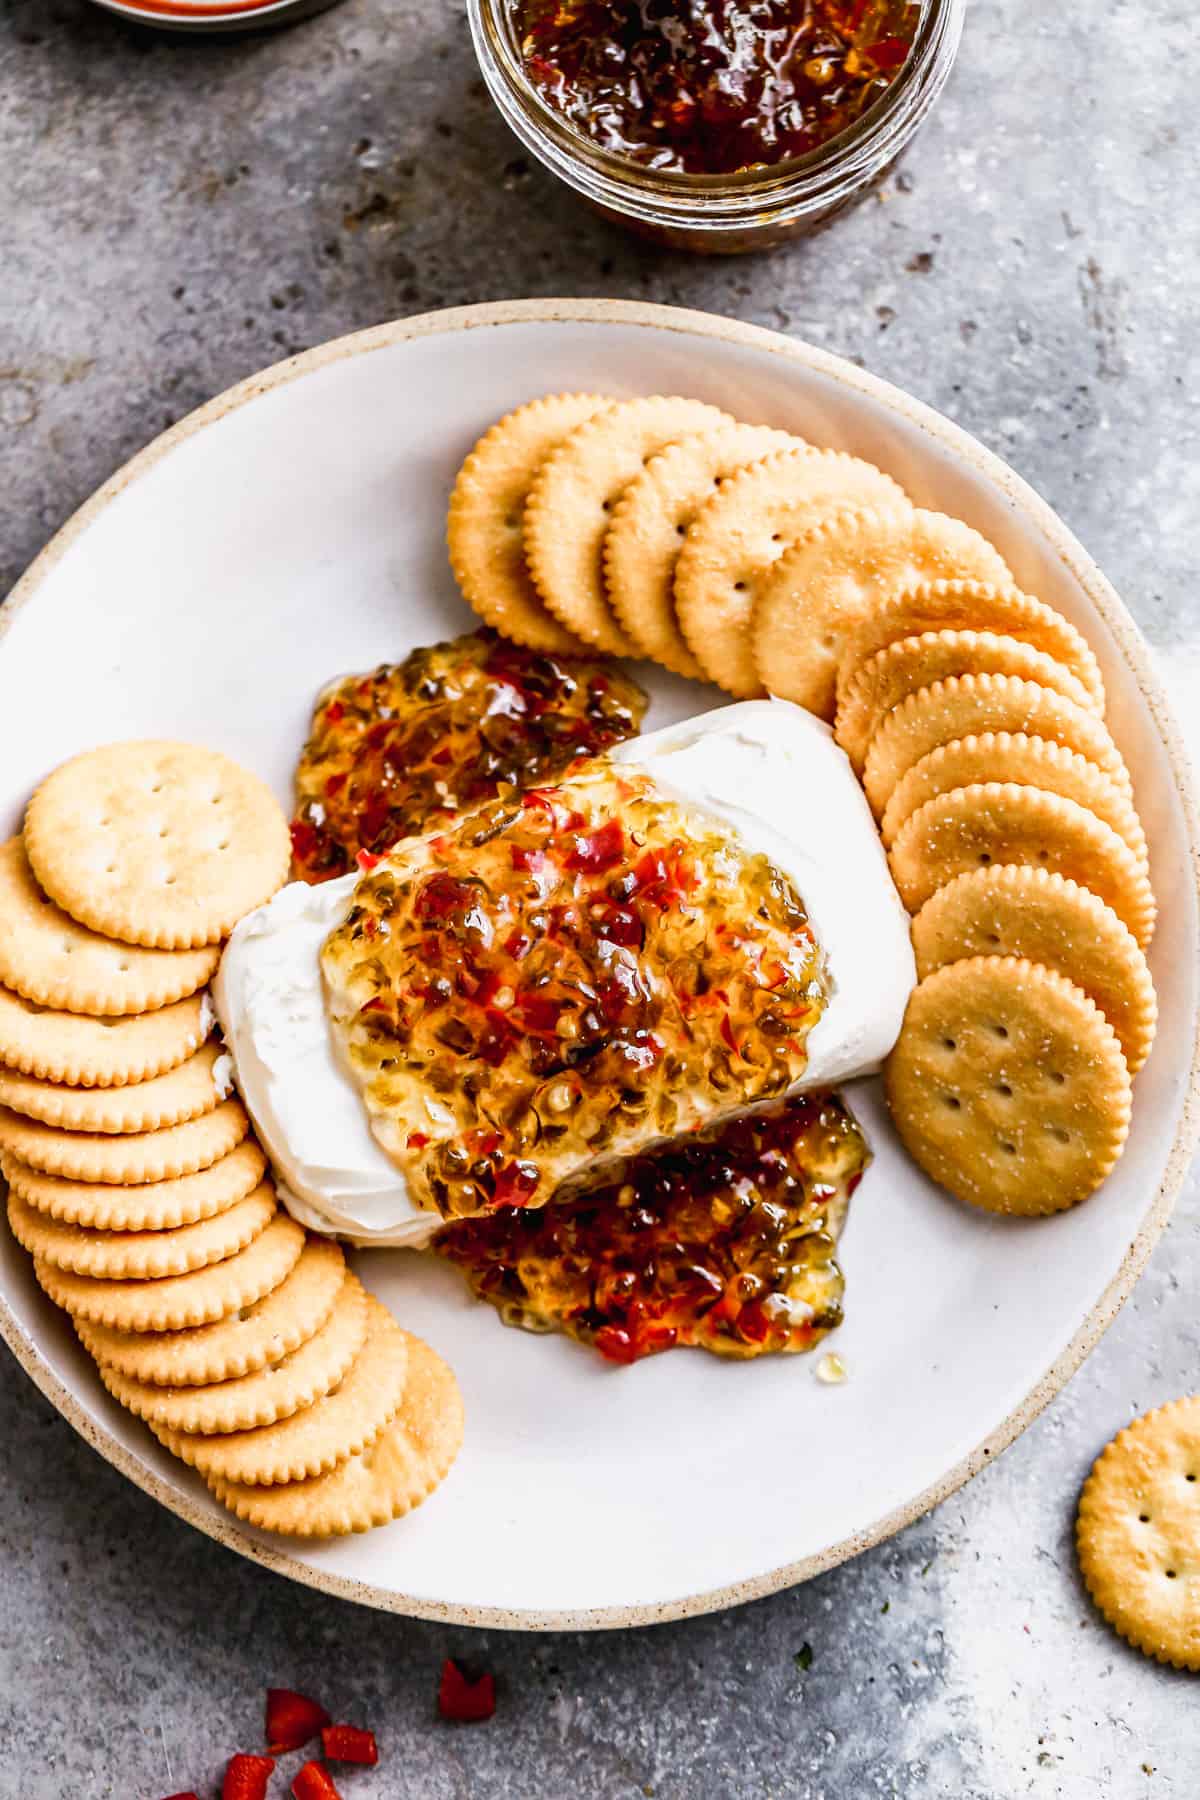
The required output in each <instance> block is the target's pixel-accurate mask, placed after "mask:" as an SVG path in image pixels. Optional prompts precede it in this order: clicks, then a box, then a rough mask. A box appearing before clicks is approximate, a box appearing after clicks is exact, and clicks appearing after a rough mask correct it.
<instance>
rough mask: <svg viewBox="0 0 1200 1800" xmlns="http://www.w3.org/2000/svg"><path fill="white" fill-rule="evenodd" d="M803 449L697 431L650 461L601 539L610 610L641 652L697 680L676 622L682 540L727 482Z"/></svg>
mask: <svg viewBox="0 0 1200 1800" xmlns="http://www.w3.org/2000/svg"><path fill="white" fill-rule="evenodd" d="M800 447H802V443H801V440H800V439H799V438H796V437H793V436H791V435H790V434H789V433H788V432H786V431H775V430H774V429H773V428H772V427H771V426H769V425H727V426H724V427H722V428H721V429H720V430H717V431H704V432H697V433H696V434H695V435H694V436H692V437H686V438H681V439H680V441H679V442H678V443H677V444H670V445H668V447H667V448H666V449H665V450H662V451H660V452H659V454H658V455H657V456H652V457H651V458H650V461H649V462H648V463H647V464H646V466H645V468H644V469H643V470H642V472H641V474H640V475H638V476H636V477H635V478H634V480H633V481H631V482H630V484H629V486H628V487H627V488H626V489H625V492H624V493H623V494H622V495H621V498H620V499H619V500H618V501H617V503H616V505H615V506H614V507H613V510H612V515H611V517H610V519H609V524H608V530H607V532H606V533H605V537H604V580H605V586H606V588H607V591H608V597H609V600H610V601H611V603H612V607H613V611H614V612H615V613H616V615H617V618H618V620H619V621H620V624H621V627H622V629H623V630H624V631H625V632H627V633H628V635H629V637H630V638H631V639H632V641H633V643H634V644H636V646H637V648H638V651H639V653H640V654H641V655H643V656H649V657H651V658H652V659H653V660H654V661H655V662H657V663H661V664H662V666H663V668H665V669H670V670H672V671H673V672H674V673H675V674H676V675H684V676H687V677H689V678H690V679H692V680H693V681H703V680H704V679H705V675H704V670H703V669H702V668H701V667H700V664H699V663H698V662H697V661H696V658H695V657H694V656H693V655H692V653H691V651H690V650H689V649H688V646H687V641H686V639H685V638H684V636H683V633H682V632H681V631H680V629H679V624H678V621H677V620H676V617H675V567H676V564H677V563H678V561H679V551H680V548H681V546H682V543H683V537H684V533H685V532H686V530H687V528H688V526H689V525H690V524H691V523H692V520H693V519H694V518H695V516H696V514H697V512H698V511H699V509H700V507H701V506H702V505H703V504H704V502H705V501H706V500H707V499H708V498H709V497H710V496H711V494H712V492H713V490H714V488H716V487H717V486H718V485H719V484H720V483H721V482H722V481H723V480H724V479H725V478H726V476H728V475H733V474H735V473H736V471H737V470H738V469H744V468H745V467H746V466H747V464H748V463H753V462H758V461H760V460H761V458H762V457H764V456H769V455H770V454H771V453H772V451H775V450H788V449H797V448H800Z"/></svg>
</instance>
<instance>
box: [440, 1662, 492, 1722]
mask: <svg viewBox="0 0 1200 1800" xmlns="http://www.w3.org/2000/svg"><path fill="white" fill-rule="evenodd" d="M495 1710H496V1683H495V1681H494V1680H493V1678H492V1676H490V1675H481V1676H480V1677H479V1679H478V1681H468V1680H467V1677H466V1676H465V1675H464V1674H463V1672H462V1670H461V1669H460V1668H459V1666H458V1664H457V1663H456V1662H454V1661H453V1659H452V1658H450V1657H447V1658H446V1660H445V1662H444V1663H443V1664H442V1679H441V1682H440V1683H439V1685H438V1711H439V1712H440V1713H441V1715H442V1717H443V1719H452V1720H453V1721H454V1723H455V1724H457V1725H473V1724H477V1723H479V1722H480V1721H481V1720H483V1719H490V1718H491V1716H492V1714H493V1713H494V1712H495Z"/></svg>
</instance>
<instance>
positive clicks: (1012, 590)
mask: <svg viewBox="0 0 1200 1800" xmlns="http://www.w3.org/2000/svg"><path fill="white" fill-rule="evenodd" d="M945 630H951V631H994V632H998V633H1001V634H1002V635H1003V636H1005V637H1014V638H1020V639H1021V641H1022V643H1026V644H1032V645H1033V646H1034V648H1035V649H1037V650H1041V651H1042V652H1043V653H1044V654H1045V655H1046V656H1052V657H1053V658H1054V660H1055V662H1058V663H1062V664H1063V666H1064V667H1065V668H1068V669H1070V670H1071V672H1072V674H1074V675H1075V676H1076V677H1077V678H1078V680H1080V681H1081V682H1082V683H1083V685H1084V687H1085V688H1086V689H1087V691H1088V694H1089V696H1090V699H1091V710H1092V711H1093V712H1098V713H1100V714H1101V716H1103V713H1104V683H1103V681H1102V680H1101V678H1100V665H1099V664H1098V663H1097V661H1096V658H1095V655H1094V654H1093V652H1092V649H1091V646H1090V645H1089V644H1088V642H1087V640H1086V639H1085V638H1084V637H1083V636H1082V634H1081V633H1080V632H1079V631H1077V630H1076V628H1075V626H1074V625H1072V624H1071V622H1070V620H1069V619H1064V617H1063V615H1062V614H1061V613H1060V612H1056V611H1055V610H1054V608H1053V607H1052V606H1047V605H1046V603H1045V601H1044V600H1037V599H1035V598H1034V597H1033V595H1032V594H1023V593H1022V592H1021V590H1020V589H1019V588H1016V587H1011V586H1008V585H1001V586H999V587H997V586H994V585H992V584H991V583H989V582H983V581H961V580H956V581H929V582H921V583H918V584H917V586H915V587H911V588H905V589H903V590H902V591H901V592H900V593H898V594H893V595H891V597H890V598H889V599H887V600H886V601H884V603H883V605H882V606H879V607H877V608H876V610H875V611H874V612H872V613H869V614H868V615H867V617H866V618H864V619H861V620H860V621H859V623H858V624H857V625H856V626H855V628H854V630H853V631H852V632H851V633H850V634H849V636H848V637H847V639H846V645H845V648H844V649H843V651H842V660H841V662H840V663H839V664H838V698H839V700H840V698H841V695H842V693H843V692H844V690H845V688H846V686H847V685H848V684H849V682H850V681H851V680H852V679H853V677H854V675H855V674H856V673H857V671H858V669H859V668H860V667H861V665H862V664H863V663H864V662H866V661H867V659H868V657H871V656H874V655H875V654H876V653H877V652H878V651H880V650H883V649H885V648H886V647H887V645H888V644H893V643H895V642H896V640H897V639H898V638H905V637H913V636H914V635H917V634H920V633H921V632H925V631H945Z"/></svg>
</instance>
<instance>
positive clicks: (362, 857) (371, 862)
mask: <svg viewBox="0 0 1200 1800" xmlns="http://www.w3.org/2000/svg"><path fill="white" fill-rule="evenodd" d="M354 860H355V862H356V863H357V864H358V866H359V868H360V869H361V870H362V872H363V874H364V875H367V874H369V873H370V871H371V870H372V869H373V868H374V867H375V865H376V863H379V862H382V861H383V858H382V857H381V856H375V855H374V854H373V853H372V852H371V851H370V850H360V851H359V853H358V855H357V856H356V857H355V859H354Z"/></svg>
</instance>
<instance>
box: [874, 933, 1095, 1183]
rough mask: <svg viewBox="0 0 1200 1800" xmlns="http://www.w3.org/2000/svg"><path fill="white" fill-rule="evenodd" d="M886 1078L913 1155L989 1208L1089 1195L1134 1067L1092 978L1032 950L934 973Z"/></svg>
mask: <svg viewBox="0 0 1200 1800" xmlns="http://www.w3.org/2000/svg"><path fill="white" fill-rule="evenodd" d="M884 1086H885V1091H886V1093H887V1100H888V1106H889V1108H890V1109H891V1114H892V1120H893V1122H894V1124H895V1126H896V1129H897V1131H898V1132H899V1134H900V1138H901V1140H902V1141H903V1143H904V1147H905V1149H906V1150H907V1151H908V1153H909V1155H910V1156H911V1157H912V1158H913V1160H914V1162H916V1163H917V1165H918V1166H919V1167H920V1168H922V1169H923V1170H924V1171H925V1173H926V1174H927V1175H928V1176H930V1177H931V1179H932V1180H934V1181H936V1182H938V1183H939V1184H940V1185H941V1186H942V1187H944V1188H947V1189H948V1190H949V1192H950V1193H952V1194H956V1195H957V1196H958V1198H959V1199H960V1200H966V1201H969V1202H970V1203H971V1205H973V1206H980V1207H983V1208H985V1209H986V1210H987V1211H989V1212H998V1213H1018V1214H1022V1215H1033V1214H1043V1213H1053V1212H1061V1211H1063V1210H1064V1209H1065V1208H1066V1207H1068V1206H1074V1205H1076V1204H1077V1203H1078V1202H1079V1201H1080V1200H1085V1199H1086V1198H1087V1196H1088V1195H1089V1194H1091V1193H1093V1192H1094V1191H1095V1189H1096V1188H1098V1187H1099V1186H1100V1183H1101V1182H1102V1181H1103V1180H1104V1178H1105V1176H1106V1175H1107V1174H1108V1172H1109V1170H1110V1169H1112V1167H1113V1166H1114V1164H1115V1163H1116V1161H1117V1158H1118V1157H1119V1156H1120V1154H1121V1150H1122V1148H1123V1147H1124V1144H1125V1139H1126V1137H1127V1135H1128V1132H1129V1115H1130V1107H1131V1084H1130V1077H1129V1070H1128V1069H1127V1068H1126V1066H1125V1058H1124V1057H1123V1056H1122V1054H1121V1046H1120V1044H1119V1042H1118V1041H1117V1035H1116V1033H1115V1032H1114V1030H1113V1028H1112V1026H1111V1025H1110V1024H1109V1023H1108V1020H1107V1019H1106V1018H1105V1017H1104V1015H1103V1013H1102V1012H1101V1011H1100V1009H1099V1007H1097V1006H1095V1005H1094V1004H1093V1003H1092V1001H1091V1000H1089V999H1088V997H1087V995H1086V994H1085V993H1084V992H1083V990H1082V989H1081V988H1077V987H1076V986H1075V985H1074V983H1073V982H1070V981H1067V980H1066V978H1065V977H1064V976H1062V975H1059V974H1057V973H1056V972H1055V971H1054V970H1052V969H1046V968H1043V967H1041V966H1040V965H1039V964H1037V963H1031V962H1028V961H1026V960H1025V959H1024V958H1021V957H1012V956H977V957H972V958H970V959H968V960H966V961H964V962H955V963H948V964H947V965H946V966H945V967H944V968H941V969H939V970H938V971H937V972H936V974H933V975H927V976H926V978H925V979H924V981H922V982H921V983H920V984H919V985H918V986H917V987H916V988H915V989H914V990H913V993H912V996H911V997H910V999H909V1003H908V1011H907V1012H906V1014H905V1017H904V1025H903V1028H902V1030H901V1032H900V1037H899V1040H898V1042H897V1044H896V1047H895V1049H894V1050H893V1051H892V1053H891V1055H890V1057H889V1058H888V1061H887V1064H886V1066H885V1069H884Z"/></svg>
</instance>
